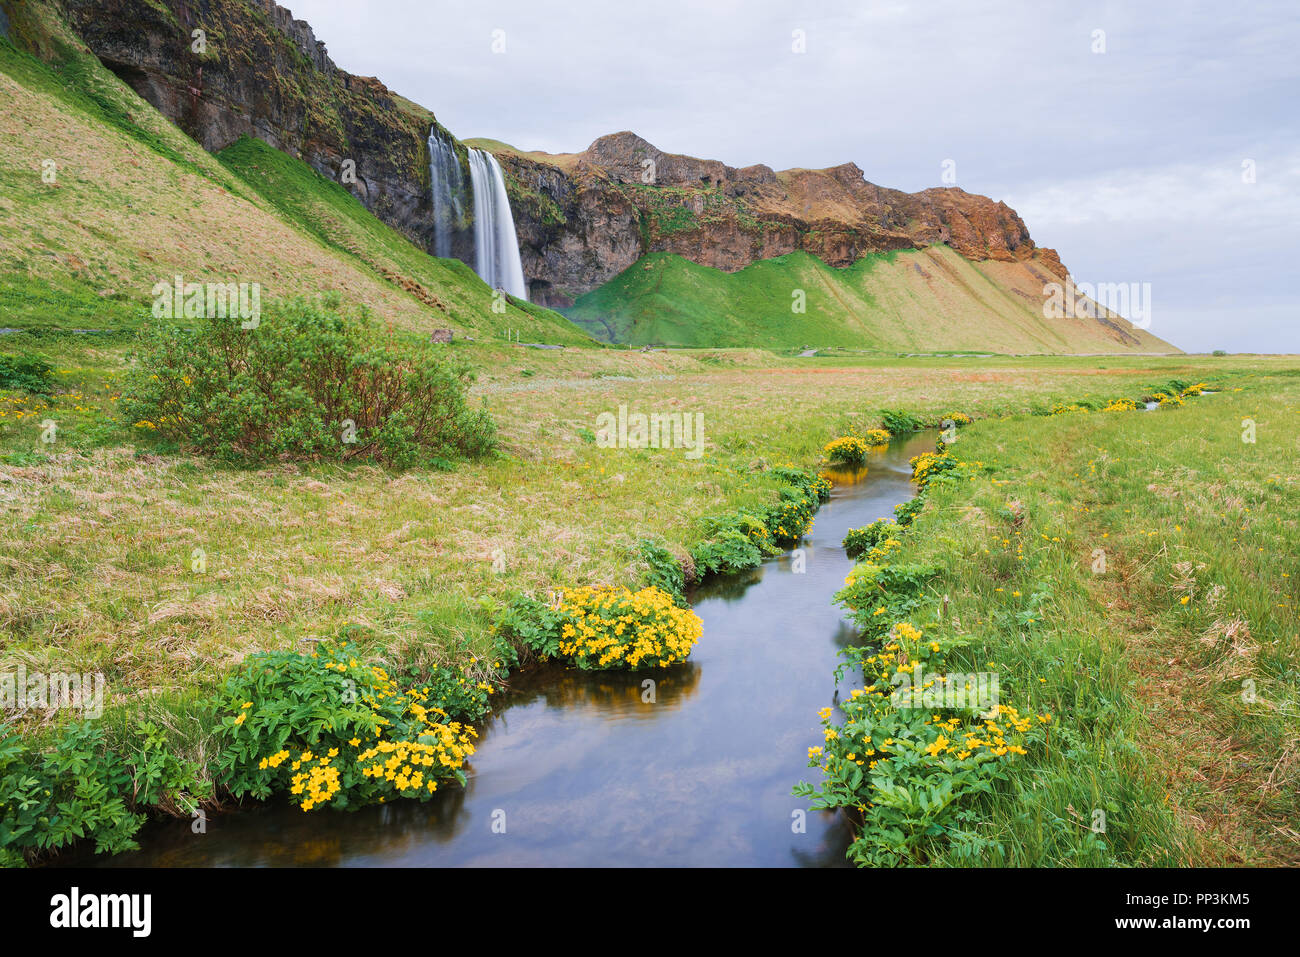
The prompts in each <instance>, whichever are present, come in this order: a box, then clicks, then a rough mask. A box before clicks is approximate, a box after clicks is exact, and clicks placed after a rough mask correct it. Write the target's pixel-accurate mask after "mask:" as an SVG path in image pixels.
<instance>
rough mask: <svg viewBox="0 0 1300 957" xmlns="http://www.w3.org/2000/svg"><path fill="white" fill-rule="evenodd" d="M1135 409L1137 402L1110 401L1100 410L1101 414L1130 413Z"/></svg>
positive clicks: (1130, 400) (1128, 400)
mask: <svg viewBox="0 0 1300 957" xmlns="http://www.w3.org/2000/svg"><path fill="white" fill-rule="evenodd" d="M1136 409H1137V402H1135V401H1134V400H1133V399H1111V400H1110V401H1109V402H1107V403H1106V405H1105V406H1104V407H1103V408H1102V410H1101V411H1103V412H1132V411H1134V410H1136Z"/></svg>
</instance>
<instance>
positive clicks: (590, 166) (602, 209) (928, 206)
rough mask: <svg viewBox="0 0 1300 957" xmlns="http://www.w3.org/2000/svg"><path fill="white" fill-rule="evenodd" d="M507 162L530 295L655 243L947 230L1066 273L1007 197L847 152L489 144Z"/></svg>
mask: <svg viewBox="0 0 1300 957" xmlns="http://www.w3.org/2000/svg"><path fill="white" fill-rule="evenodd" d="M491 145H492V146H493V148H494V151H495V152H496V155H497V157H498V159H500V160H501V162H502V165H503V167H504V169H505V170H506V174H507V180H508V183H509V186H510V192H511V202H512V205H513V207H514V210H515V218H516V225H517V228H518V231H519V238H520V243H521V245H522V247H523V250H522V252H523V260H524V274H525V275H526V276H527V277H528V278H529V280H530V283H531V288H532V289H533V290H534V298H535V299H536V300H537V301H538V302H544V303H546V304H548V305H552V306H565V305H568V304H570V303H571V302H572V300H573V299H574V298H576V297H577V296H579V295H581V294H583V293H585V292H587V291H589V290H590V289H592V288H594V287H596V286H599V285H601V284H602V283H604V282H606V281H608V280H609V279H611V278H612V277H613V276H615V275H617V274H618V273H620V272H621V271H622V270H624V269H626V268H627V267H628V266H630V265H631V264H632V263H633V262H635V261H636V260H637V259H639V258H640V257H641V256H643V255H645V254H647V253H650V252H671V253H676V254H678V255H680V256H683V257H684V258H686V259H689V260H691V261H692V262H696V263H700V264H702V265H707V266H713V267H715V268H718V269H723V270H726V271H728V272H734V271H736V270H739V269H742V268H744V267H745V266H747V265H749V264H750V263H752V262H754V261H755V260H758V259H770V258H772V257H775V256H782V255H785V254H786V253H790V252H794V251H796V250H802V251H804V252H808V253H811V254H812V255H814V256H817V257H818V258H819V259H821V260H822V261H823V262H825V263H827V264H828V265H831V266H848V265H851V264H852V263H854V262H856V261H857V260H858V259H860V258H861V257H862V256H863V255H865V254H867V253H873V252H885V251H888V250H893V249H915V248H924V247H926V246H929V245H932V244H935V243H946V244H947V245H949V246H951V247H952V248H953V249H955V250H956V251H957V252H959V253H960V254H961V255H962V256H964V257H966V258H967V259H971V260H976V261H978V260H987V259H992V260H997V261H1002V262H1023V261H1027V260H1033V261H1035V262H1037V263H1038V264H1039V265H1041V266H1042V267H1043V268H1044V269H1045V270H1046V271H1047V272H1048V273H1050V274H1052V275H1055V276H1058V277H1061V278H1064V276H1065V275H1066V273H1065V269H1064V267H1063V266H1062V265H1061V263H1060V260H1059V259H1058V258H1057V256H1056V253H1055V252H1054V251H1053V250H1050V249H1039V248H1038V247H1037V246H1035V244H1034V241H1033V240H1032V239H1031V238H1030V236H1029V231H1028V230H1027V229H1026V228H1025V224H1024V222H1023V221H1022V220H1021V219H1020V217H1019V216H1017V215H1016V213H1015V211H1014V210H1013V209H1011V208H1010V207H1009V206H1007V205H1006V204H1005V203H1000V202H994V201H993V200H991V199H989V198H988V197H986V196H977V195H972V194H970V193H967V192H965V191H964V190H961V189H956V188H941V189H927V190H923V191H922V192H919V193H904V192H900V191H899V190H893V189H885V188H883V187H880V186H876V185H874V184H872V183H869V182H867V181H866V179H865V177H864V176H863V173H862V170H861V169H859V168H858V167H857V166H856V165H855V164H853V163H846V164H844V165H842V166H836V167H833V168H831V169H825V170H785V171H782V172H776V171H774V170H772V169H770V168H769V167H767V166H762V165H759V166H748V167H744V168H742V169H736V168H734V167H730V166H726V165H725V164H723V163H720V162H717V161H716V160H700V159H695V158H694V157H690V156H681V155H677V154H671V153H664V152H662V151H660V150H658V149H656V148H655V147H654V146H653V145H651V144H650V143H648V142H646V141H645V140H644V139H642V138H641V137H639V136H636V135H635V134H633V133H626V132H625V133H615V134H612V135H610V136H605V137H601V138H600V139H598V140H597V141H596V142H595V143H593V144H592V145H591V146H590V147H588V149H587V150H586V151H584V152H582V153H578V154H568V155H564V156H548V155H547V154H542V153H522V152H519V151H517V150H513V149H511V148H509V147H504V146H502V145H501V144H491Z"/></svg>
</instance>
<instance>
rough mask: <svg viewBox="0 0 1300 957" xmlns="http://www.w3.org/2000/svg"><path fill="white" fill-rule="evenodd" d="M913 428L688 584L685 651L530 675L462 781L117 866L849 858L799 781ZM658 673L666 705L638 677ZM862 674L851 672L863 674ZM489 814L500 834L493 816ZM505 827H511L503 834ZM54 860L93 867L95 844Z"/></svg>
mask: <svg viewBox="0 0 1300 957" xmlns="http://www.w3.org/2000/svg"><path fill="white" fill-rule="evenodd" d="M932 444H933V438H932V437H930V436H924V437H916V438H915V439H912V440H908V441H905V442H899V443H895V444H894V445H892V446H891V447H890V448H889V449H888V450H885V451H877V452H875V453H873V457H872V459H871V461H870V462H869V465H868V468H867V469H866V470H839V469H837V470H835V471H833V472H830V473H828V474H829V475H830V477H832V479H833V481H835V482H836V485H835V488H834V489H833V491H832V498H831V501H830V502H829V503H828V504H827V505H826V506H824V507H823V508H822V510H821V511H820V512H818V514H817V517H816V520H815V522H814V524H813V527H812V529H811V531H810V533H809V535H808V536H807V538H806V540H805V542H804V543H803V545H802V548H803V555H802V560H801V561H800V562H797V563H796V562H794V561H792V560H791V556H790V555H784V556H781V557H780V558H777V559H774V560H772V561H769V562H767V563H765V564H764V565H763V567H761V568H759V569H755V570H754V571H753V572H751V573H748V574H745V575H739V576H734V577H731V578H727V579H724V580H718V581H714V582H710V583H709V584H708V585H706V586H704V587H702V588H700V589H699V590H698V592H697V593H696V594H695V595H693V596H692V598H693V603H694V606H695V610H696V612H697V613H698V614H699V616H700V617H701V619H703V621H704V637H703V638H702V640H701V641H700V643H699V645H698V646H697V647H696V650H695V652H694V653H693V655H692V658H691V661H690V662H688V663H686V664H684V665H681V666H677V667H674V668H670V669H659V670H653V671H647V672H644V673H634V674H590V673H584V672H579V671H574V670H565V669H562V668H552V669H547V670H544V671H538V672H535V673H532V674H529V675H526V676H522V677H520V678H519V679H517V680H516V681H515V682H514V684H513V687H512V689H511V692H510V694H509V695H508V696H507V699H506V701H505V705H504V707H503V709H502V710H501V711H499V712H498V713H497V714H496V715H494V716H493V717H492V718H491V719H490V720H489V721H488V722H487V723H486V724H485V726H484V727H483V729H482V731H481V735H480V742H479V749H478V752H477V753H476V754H475V756H474V759H473V762H472V766H471V767H470V769H469V783H468V786H467V787H466V788H464V789H463V790H462V789H455V788H449V789H447V790H446V791H440V792H439V793H438V795H437V799H436V800H434V801H431V802H429V803H428V804H415V803H409V802H397V803H395V804H391V805H381V806H378V807H371V808H363V809H360V810H357V811H352V812H339V811H330V810H326V811H320V812H312V813H310V814H305V813H303V812H302V811H300V810H298V809H297V808H293V807H290V806H287V805H279V804H272V805H269V806H264V807H258V808H256V809H252V810H249V811H244V812H240V813H234V814H226V815H217V816H214V817H212V818H211V819H210V821H209V824H208V832H207V834H204V835H195V834H193V833H191V831H190V822H188V821H169V822H162V823H159V824H155V825H151V826H150V827H148V828H147V829H146V830H145V831H144V832H143V833H142V834H141V843H142V845H143V846H144V849H143V850H141V851H139V852H134V853H131V854H124V855H120V856H118V857H117V858H114V859H111V860H110V861H102V860H101V861H98V862H97V863H110V864H113V865H135V866H139V865H157V866H188V865H197V866H221V865H245V866H247V865H267V866H278V865H308V866H373V865H399V866H431V867H445V866H458V865H460V866H463V865H468V866H474V865H508V866H547V865H595V866H613V867H618V866H629V867H631V866H656V865H659V866H682V865H722V866H805V867H827V866H841V865H843V864H844V863H845V862H844V850H845V848H846V847H847V844H848V841H849V839H850V831H849V826H848V821H847V819H846V818H845V817H844V816H843V815H841V814H831V813H822V812H810V811H809V812H805V813H806V829H805V830H803V831H800V830H799V829H798V828H797V827H796V826H795V825H796V824H797V812H803V811H804V809H803V807H802V805H801V802H800V801H798V800H797V799H796V798H794V797H793V796H792V795H791V794H790V789H791V787H792V785H793V784H794V783H795V782H797V781H799V780H801V779H803V778H806V777H808V775H809V774H810V773H815V772H811V771H810V769H809V768H808V767H807V749H808V747H809V746H810V745H811V744H815V743H817V742H818V741H820V740H821V728H820V724H819V722H818V717H817V711H818V710H819V709H820V708H822V707H824V706H825V705H827V704H830V703H831V702H832V701H833V700H835V697H836V694H837V692H839V691H841V690H843V689H842V688H840V689H837V687H836V685H835V681H834V676H833V672H834V669H835V667H836V665H837V664H838V663H839V661H840V659H839V658H838V655H837V652H838V650H839V649H840V648H842V647H843V646H844V645H846V644H850V643H852V642H853V641H854V640H855V633H854V630H853V628H852V626H851V625H850V624H849V623H848V622H846V621H845V620H844V618H843V616H842V615H841V613H840V610H839V609H838V608H836V607H835V606H834V605H833V604H832V600H833V596H834V594H835V592H836V591H837V590H839V588H840V587H841V586H842V585H843V581H844V577H845V575H847V574H848V571H849V568H850V567H851V562H850V561H849V560H848V558H847V557H846V556H845V554H844V551H843V549H842V548H840V541H841V540H842V539H843V537H844V534H845V533H846V532H847V531H848V529H849V528H852V527H860V526H862V525H865V524H866V523H868V522H871V521H873V520H875V519H877V518H881V517H885V516H890V515H892V512H893V506H894V505H895V504H897V503H898V502H902V501H904V500H906V499H907V498H908V497H910V495H911V493H912V489H911V485H910V482H909V479H908V475H909V471H908V468H907V459H908V458H909V457H910V456H911V455H914V454H916V453H918V452H921V451H924V450H925V449H928V448H931V447H932ZM647 678H649V679H652V680H653V681H654V683H655V684H654V688H653V690H654V694H653V696H652V698H653V700H650V699H649V697H648V696H647V695H646V693H645V692H646V687H645V686H644V685H643V682H644V681H645V680H646V679H647ZM847 680H849V681H856V680H857V677H856V676H851V677H850V678H849V679H847ZM494 825H495V826H494ZM502 825H504V831H503V830H502ZM58 863H78V864H86V863H92V861H88V860H87V859H86V857H85V856H84V855H77V856H74V857H67V856H65V857H64V858H62V859H61V860H60V861H58V862H56V865H57V864H58Z"/></svg>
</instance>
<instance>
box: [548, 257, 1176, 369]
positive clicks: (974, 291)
mask: <svg viewBox="0 0 1300 957" xmlns="http://www.w3.org/2000/svg"><path fill="white" fill-rule="evenodd" d="M1053 281H1059V280H1058V279H1057V278H1056V277H1055V276H1053V275H1051V274H1050V273H1048V272H1047V271H1046V270H1044V269H1043V268H1042V267H1041V266H1040V265H1038V264H1037V263H1035V262H1033V261H1029V262H995V261H987V262H982V263H974V262H970V261H969V260H967V259H964V258H963V257H962V256H960V255H958V254H957V253H956V252H954V251H952V250H951V249H949V248H947V247H946V246H933V247H930V248H928V249H924V250H915V251H912V250H908V251H901V252H898V251H895V252H889V253H882V254H878V255H872V256H867V257H865V258H863V259H860V260H859V261H858V262H856V263H854V264H853V265H852V266H849V267H847V268H845V269H835V268H832V267H830V266H827V265H826V264H825V263H823V262H822V261H821V260H819V259H817V258H816V257H814V256H811V255H809V254H807V253H803V252H795V253H791V254H789V255H786V256H780V257H777V258H775V259H767V260H762V261H759V262H756V263H754V264H752V265H750V266H747V267H746V268H744V269H742V270H740V271H739V272H736V273H726V272H722V271H720V270H717V269H712V268H710V267H708V266H700V265H697V264H695V263H692V262H690V261H688V260H686V259H683V258H682V257H680V256H677V255H674V254H671V253H652V254H651V255H648V256H646V257H644V258H643V259H641V260H640V261H638V262H636V263H634V264H633V265H632V266H630V267H629V268H628V269H626V270H624V271H623V272H622V273H620V274H619V275H618V276H616V277H614V279H612V280H610V281H609V282H608V283H606V284H605V285H603V286H601V287H599V288H597V289H594V290H592V291H591V292H589V293H587V294H586V295H585V296H582V297H580V298H579V299H578V301H577V302H576V303H574V305H573V306H572V307H570V308H569V309H566V310H564V312H565V314H566V315H567V316H568V317H569V318H570V319H572V320H573V321H574V322H575V323H577V324H578V325H579V326H581V327H582V328H584V329H586V330H587V331H588V332H590V333H591V334H592V335H593V336H594V337H596V338H598V339H602V340H604V341H607V342H619V343H628V344H631V345H675V346H708V347H723V346H761V347H767V348H787V349H790V348H822V347H829V346H840V347H851V348H859V349H879V350H882V351H903V352H947V351H965V350H978V351H986V352H1050V353H1068V352H1081V353H1091V352H1177V351H1178V350H1177V349H1175V348H1174V347H1172V346H1170V345H1168V344H1167V343H1165V342H1163V341H1162V340H1160V339H1157V338H1155V337H1154V336H1152V335H1150V334H1149V333H1147V332H1145V331H1143V330H1139V329H1134V328H1133V327H1132V326H1131V325H1130V323H1128V322H1127V321H1125V320H1123V319H1118V318H1112V319H1106V320H1092V319H1046V318H1044V316H1043V310H1042V303H1043V299H1044V294H1043V286H1044V284H1045V283H1046V282H1053ZM801 300H802V303H803V306H804V311H803V312H796V311H795V310H794V308H793V307H794V306H796V305H797V304H798V303H799V302H800V301H801Z"/></svg>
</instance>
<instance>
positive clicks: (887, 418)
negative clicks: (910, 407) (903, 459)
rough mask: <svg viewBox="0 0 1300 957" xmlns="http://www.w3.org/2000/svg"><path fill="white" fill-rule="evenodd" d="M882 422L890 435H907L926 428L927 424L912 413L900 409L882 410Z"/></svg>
mask: <svg viewBox="0 0 1300 957" xmlns="http://www.w3.org/2000/svg"><path fill="white" fill-rule="evenodd" d="M880 421H881V423H882V424H883V425H884V427H885V429H886V430H887V431H888V432H889V434H890V435H905V434H907V433H908V432H919V431H921V429H923V428H925V423H924V422H922V421H921V420H920V419H919V418H917V417H916V416H914V415H913V414H912V413H911V412H903V411H902V410H900V409H882V410H881V412H880Z"/></svg>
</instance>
